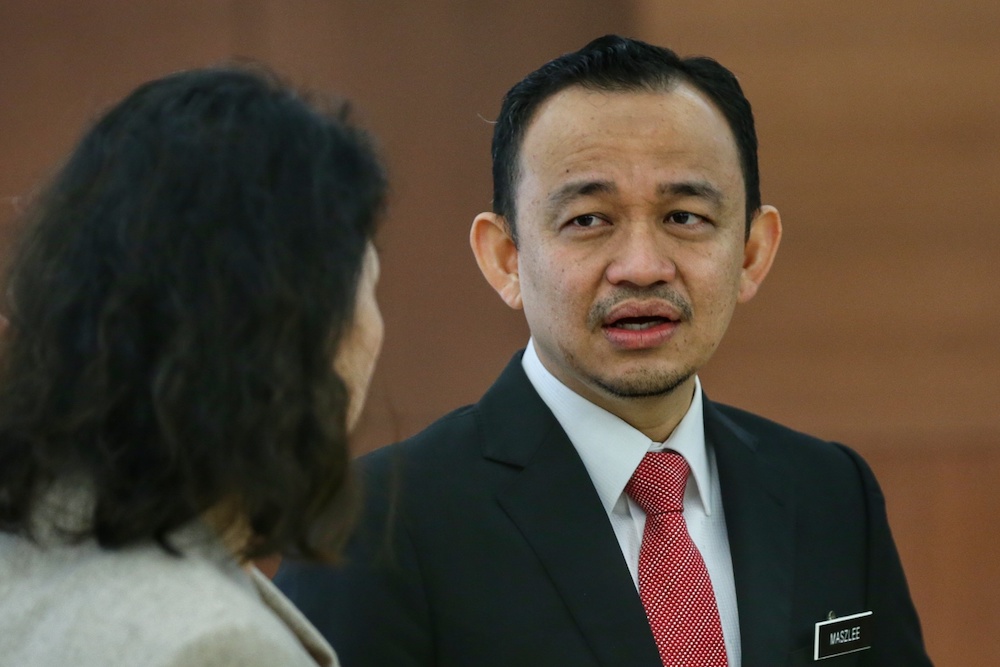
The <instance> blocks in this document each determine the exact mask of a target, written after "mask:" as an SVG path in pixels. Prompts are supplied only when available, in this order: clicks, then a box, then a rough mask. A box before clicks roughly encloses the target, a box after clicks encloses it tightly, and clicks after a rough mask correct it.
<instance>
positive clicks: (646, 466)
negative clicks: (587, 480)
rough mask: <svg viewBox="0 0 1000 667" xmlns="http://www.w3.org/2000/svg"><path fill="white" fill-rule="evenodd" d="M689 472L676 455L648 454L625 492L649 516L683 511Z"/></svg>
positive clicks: (669, 453) (633, 474)
mask: <svg viewBox="0 0 1000 667" xmlns="http://www.w3.org/2000/svg"><path fill="white" fill-rule="evenodd" d="M690 470H691V469H690V468H689V467H688V464H687V461H685V460H684V457H683V456H681V455H680V454H678V453H677V452H669V451H663V452H647V453H646V455H645V456H644V457H642V461H641V462H640V463H639V467H638V468H636V469H635V472H634V473H632V479H630V480H629V482H628V484H626V485H625V493H627V494H628V495H629V496H630V497H631V498H632V500H634V501H635V502H636V504H637V505H638V506H639V507H641V508H642V510H643V511H644V512H645V513H646V514H663V513H664V512H683V511H684V489H685V487H687V479H688V473H689V472H690Z"/></svg>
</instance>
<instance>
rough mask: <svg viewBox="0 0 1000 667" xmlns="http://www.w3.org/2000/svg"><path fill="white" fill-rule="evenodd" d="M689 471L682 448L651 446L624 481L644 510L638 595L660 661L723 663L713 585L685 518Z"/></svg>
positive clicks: (679, 666) (723, 666)
mask: <svg viewBox="0 0 1000 667" xmlns="http://www.w3.org/2000/svg"><path fill="white" fill-rule="evenodd" d="M689 472H690V468H688V464H687V461H685V460H684V457H683V456H681V455H680V454H677V453H676V452H668V451H663V452H649V453H647V454H646V456H645V457H644V458H643V459H642V462H641V463H640V464H639V467H638V468H636V471H635V473H634V474H633V475H632V479H631V480H629V483H628V484H627V485H626V486H625V492H626V493H628V494H629V496H631V497H632V499H633V500H634V501H635V502H636V504H637V505H639V507H641V508H642V509H643V511H645V512H646V528H645V530H644V531H643V534H642V546H641V547H640V549H639V597H640V598H642V605H643V607H645V608H646V617H647V618H648V619H649V626H650V627H651V628H652V630H653V637H654V638H655V639H656V645H657V647H659V649H660V658H661V659H662V660H663V665H664V667H727V666H728V664H729V662H728V659H727V658H726V645H725V642H724V641H723V639H722V623H721V622H720V621H719V608H718V605H716V603H715V591H714V590H712V581H711V579H709V577H708V570H707V569H706V568H705V561H704V560H703V559H702V557H701V552H700V551H698V547H696V546H695V544H694V542H692V541H691V536H690V535H689V534H688V530H687V523H686V522H685V521H684V514H683V512H684V488H685V487H686V486H687V479H688V473H689Z"/></svg>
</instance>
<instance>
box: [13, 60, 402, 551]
mask: <svg viewBox="0 0 1000 667" xmlns="http://www.w3.org/2000/svg"><path fill="white" fill-rule="evenodd" d="M385 191H386V184H385V176H384V171H383V168H382V165H381V163H380V160H379V158H378V156H377V154H376V152H375V150H374V149H373V147H372V142H371V140H370V138H369V136H368V135H367V134H366V133H364V132H363V131H361V130H359V129H357V128H356V127H354V126H352V125H351V124H350V121H349V119H348V112H347V108H346V105H344V104H341V103H336V104H335V103H333V102H330V101H327V100H323V99H320V98H318V97H315V96H306V95H304V94H302V93H298V92H296V91H294V90H292V89H291V88H289V87H288V86H287V85H285V84H284V83H283V82H282V81H280V80H279V79H278V78H277V77H276V76H275V75H273V74H272V73H270V72H269V71H267V70H266V69H265V68H263V67H260V66H247V65H236V66H225V67H218V68H208V69H201V70H193V71H187V72H181V73H177V74H173V75H170V76H166V77H164V78H161V79H158V80H155V81H152V82H149V83H146V84H144V85H142V86H141V87H139V88H138V89H136V90H135V91H134V92H133V93H131V94H130V95H129V96H128V97H126V98H125V99H124V100H123V101H122V102H121V103H119V104H118V105H117V106H115V107H114V108H112V109H111V110H110V111H109V112H108V113H107V114H106V115H104V116H103V117H102V118H101V119H100V120H99V121H98V122H97V123H96V125H94V127H93V128H92V129H91V130H90V131H89V132H88V133H87V134H86V135H85V136H84V137H83V139H82V140H81V141H80V143H79V145H78V146H77V147H76V148H75V150H74V151H73V152H72V153H71V155H70V156H69V158H68V160H67V162H66V163H65V164H64V166H63V167H62V168H61V169H60V170H59V172H58V173H57V174H56V175H55V177H54V178H53V180H52V181H51V182H50V183H49V184H48V186H47V187H46V188H45V189H44V190H42V191H41V192H40V194H39V195H38V197H37V198H36V201H35V202H34V203H33V204H32V205H31V207H30V208H29V210H28V211H27V212H26V214H25V216H24V219H23V220H22V221H21V222H22V223H23V224H24V228H23V231H22V236H21V238H20V239H19V242H18V245H17V247H16V248H15V252H14V255H13V259H12V260H11V264H10V266H9V268H8V271H7V276H6V288H7V291H6V297H5V301H6V302H5V304H4V305H5V314H6V317H7V318H8V319H9V326H8V328H7V331H6V332H5V334H4V335H3V336H2V340H0V530H3V531H6V532H13V533H19V534H23V535H25V536H27V537H29V538H30V537H33V535H32V532H33V531H32V529H31V526H32V519H31V517H32V513H33V511H34V510H35V509H37V505H38V502H39V498H40V497H41V496H43V495H44V494H45V493H46V491H47V490H49V489H51V488H52V487H53V484H55V483H59V482H60V481H61V480H63V481H64V480H67V479H73V480H76V479H82V480H86V483H87V485H88V488H91V489H92V490H93V494H92V498H93V508H92V516H91V517H90V520H89V521H88V522H87V524H88V525H87V526H86V527H85V528H82V529H81V530H80V531H79V533H78V534H76V535H74V537H76V538H83V537H90V536H92V537H94V538H95V539H96V540H97V542H98V543H99V544H101V545H102V546H104V547H107V548H115V547H122V546H125V545H128V544H131V543H135V542H138V541H141V540H148V539H153V540H156V541H158V542H159V543H160V544H161V545H162V546H163V547H164V548H166V549H167V550H173V549H172V546H171V545H170V542H169V539H168V535H169V533H170V532H171V531H173V530H174V529H177V528H178V527H180V526H182V525H183V524H185V523H187V522H189V521H191V520H192V519H194V518H196V517H199V516H201V515H203V514H204V513H205V512H206V511H209V510H211V509H213V508H217V507H219V506H220V505H227V506H232V507H236V508H237V510H238V514H239V516H240V517H241V518H242V519H244V520H246V521H247V522H248V524H249V528H250V529H251V530H252V533H253V536H254V537H253V539H252V541H251V542H250V544H249V545H247V547H246V548H245V549H244V551H243V552H242V555H244V556H246V557H256V556H261V555H267V554H274V553H279V552H290V553H295V554H298V555H300V556H305V557H308V558H319V559H329V558H335V557H336V554H337V551H338V549H339V547H340V545H341V544H342V542H343V539H344V536H345V532H346V530H347V529H348V528H349V525H350V523H351V519H352V517H353V510H354V500H353V498H354V495H355V494H354V491H353V489H352V486H351V485H350V483H349V475H348V464H349V453H348V447H347V424H346V413H347V409H348V403H349V396H348V388H347V386H346V385H345V382H344V381H343V379H342V378H340V377H338V375H337V374H336V373H335V371H334V368H333V360H334V358H335V355H336V351H337V349H338V345H339V342H340V341H341V339H342V338H343V336H344V335H345V333H346V331H347V330H348V329H349V328H350V326H351V323H352V316H353V314H354V305H355V296H356V292H357V287H358V283H359V276H360V273H361V269H362V266H363V261H364V256H365V251H366V248H367V246H368V243H369V242H370V241H371V239H372V237H373V236H374V234H375V228H376V224H377V221H378V219H379V218H380V217H381V212H382V207H383V202H384V198H385ZM318 526H323V529H322V530H320V529H318V528H317V527H318Z"/></svg>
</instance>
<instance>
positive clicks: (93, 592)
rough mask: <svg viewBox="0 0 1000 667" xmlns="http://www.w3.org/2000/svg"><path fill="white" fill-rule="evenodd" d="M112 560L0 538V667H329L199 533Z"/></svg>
mask: <svg viewBox="0 0 1000 667" xmlns="http://www.w3.org/2000/svg"><path fill="white" fill-rule="evenodd" d="M171 541H172V543H173V544H175V545H176V546H177V547H178V548H179V549H180V550H181V551H182V553H183V557H180V558H178V557H176V556H173V555H170V554H168V553H166V552H165V551H163V549H161V548H160V547H159V546H158V545H155V544H147V545H141V546H135V547H132V548H128V549H123V550H120V551H108V550H105V549H102V548H100V547H99V546H98V545H97V544H96V543H95V542H93V541H86V542H83V543H81V544H76V545H67V544H65V543H61V544H60V543H58V542H57V541H55V540H50V541H49V542H51V543H49V544H47V545H46V546H40V545H38V544H35V543H33V542H29V541H28V540H26V539H24V538H21V537H18V536H14V535H10V534H6V533H0V667H98V666H99V667H117V666H122V667H124V666H126V665H127V666H128V667H137V666H141V667H180V666H181V665H184V666H185V667H222V666H224V665H233V666H236V665H240V666H241V667H258V666H259V667H265V666H268V667H278V666H280V667H316V665H317V664H318V665H323V666H324V667H337V666H338V662H337V658H336V656H335V654H334V653H333V650H332V649H331V648H330V645H329V644H327V642H326V641H325V640H324V639H323V638H322V637H321V636H320V635H319V634H318V633H317V632H316V630H315V629H314V628H313V627H312V625H311V624H310V623H309V622H308V621H307V620H306V619H305V618H304V617H303V616H302V615H301V614H300V613H299V612H298V610H297V609H295V607H294V606H293V605H292V603H291V602H289V601H288V599H287V598H285V596H284V595H282V593H281V592H279V591H278V589H277V588H275V587H274V586H273V585H272V584H271V582H270V581H269V580H268V579H267V578H266V577H265V576H264V575H263V574H261V573H260V572H259V571H257V570H256V569H253V570H251V571H249V572H248V571H245V570H244V569H242V568H241V567H240V566H239V565H238V563H237V562H236V561H235V559H234V558H233V556H232V555H231V554H230V553H229V552H228V551H227V550H226V548H225V547H224V546H223V545H222V543H221V541H220V540H219V538H218V537H217V536H216V534H215V533H214V532H212V531H211V530H210V529H209V528H207V527H206V526H205V525H203V524H201V523H196V524H192V525H190V526H188V527H186V528H185V529H183V530H182V531H178V533H176V534H175V535H174V537H173V539H172V540H171Z"/></svg>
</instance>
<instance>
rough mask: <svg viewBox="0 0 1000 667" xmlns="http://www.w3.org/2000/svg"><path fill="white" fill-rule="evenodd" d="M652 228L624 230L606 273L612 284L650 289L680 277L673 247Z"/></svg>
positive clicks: (645, 226)
mask: <svg viewBox="0 0 1000 667" xmlns="http://www.w3.org/2000/svg"><path fill="white" fill-rule="evenodd" d="M652 227H653V226H652V225H631V226H630V228H628V229H622V230H621V231H620V232H619V233H618V238H617V239H615V243H613V244H612V248H611V251H612V252H611V257H610V261H609V263H608V268H607V271H606V275H607V279H608V281H609V282H611V283H612V284H615V285H617V284H621V283H631V284H632V285H636V286H638V287H648V286H650V285H655V284H657V283H669V282H671V281H673V280H674V278H676V276H677V265H676V264H675V263H674V260H673V256H672V255H673V253H672V249H671V246H670V244H669V243H668V242H667V241H666V240H665V239H664V238H663V235H662V234H657V230H656V229H654V228H652Z"/></svg>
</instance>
